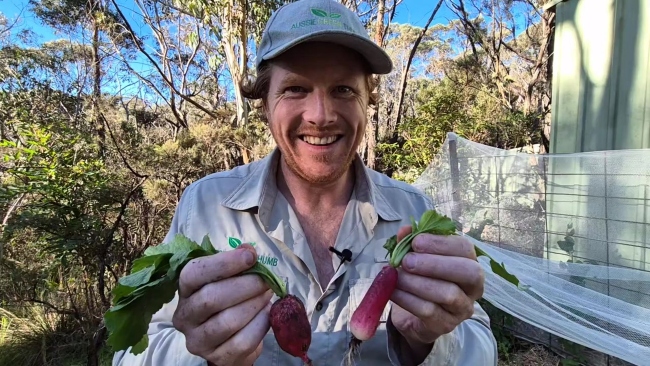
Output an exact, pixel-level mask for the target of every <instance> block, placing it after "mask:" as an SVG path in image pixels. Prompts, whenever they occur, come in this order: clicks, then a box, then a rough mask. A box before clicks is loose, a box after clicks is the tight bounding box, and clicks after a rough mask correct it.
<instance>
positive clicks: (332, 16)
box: [330, 13, 341, 19]
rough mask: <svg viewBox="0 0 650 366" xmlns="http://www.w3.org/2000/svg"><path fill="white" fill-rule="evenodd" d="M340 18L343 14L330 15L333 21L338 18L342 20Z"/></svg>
mask: <svg viewBox="0 0 650 366" xmlns="http://www.w3.org/2000/svg"><path fill="white" fill-rule="evenodd" d="M340 17H341V14H339V13H331V14H330V18H332V19H337V18H340Z"/></svg>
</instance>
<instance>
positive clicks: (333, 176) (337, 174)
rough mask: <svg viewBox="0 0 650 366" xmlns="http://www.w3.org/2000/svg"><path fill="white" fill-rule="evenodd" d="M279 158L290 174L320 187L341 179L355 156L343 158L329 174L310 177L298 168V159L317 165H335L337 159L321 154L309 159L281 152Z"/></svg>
mask: <svg viewBox="0 0 650 366" xmlns="http://www.w3.org/2000/svg"><path fill="white" fill-rule="evenodd" d="M281 156H282V159H283V161H284V165H285V166H286V167H287V168H289V170H291V173H292V174H294V175H296V176H297V177H299V178H300V179H302V180H304V181H306V182H307V183H310V184H314V185H320V184H327V183H332V182H334V181H336V180H337V179H339V178H341V177H342V176H343V175H344V174H345V173H346V172H347V171H348V170H349V169H350V166H352V163H353V161H354V157H355V154H350V155H348V156H346V157H345V158H344V160H343V161H341V162H338V163H339V164H341V165H340V166H339V168H338V169H336V170H334V171H332V172H331V173H330V174H327V175H310V174H308V173H306V172H304V171H303V170H302V168H301V167H300V164H298V161H297V160H298V159H302V160H308V159H309V160H311V161H315V162H318V163H324V164H330V163H337V160H338V158H337V157H334V156H331V155H322V154H316V155H313V156H309V157H306V158H305V157H302V158H301V157H297V156H295V155H293V154H284V153H282V151H281Z"/></svg>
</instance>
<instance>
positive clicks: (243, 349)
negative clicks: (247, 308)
mask: <svg viewBox="0 0 650 366" xmlns="http://www.w3.org/2000/svg"><path fill="white" fill-rule="evenodd" d="M270 311H271V304H270V303H268V302H267V304H266V307H265V308H264V310H262V311H260V312H258V313H257V315H256V316H255V317H254V318H253V319H252V320H251V321H250V322H248V324H246V326H245V327H244V328H243V329H241V330H240V331H239V332H237V333H235V334H234V335H233V336H232V337H230V338H229V339H228V340H227V341H226V342H225V343H223V344H222V345H221V346H220V347H219V348H217V349H216V350H214V352H212V353H210V354H209V355H208V356H207V357H206V358H207V359H208V360H210V362H212V363H214V364H215V365H219V366H221V365H240V364H244V365H247V364H251V363H252V361H251V360H253V361H254V360H255V359H257V357H258V356H259V354H260V352H261V351H262V348H261V345H262V340H263V339H264V336H265V335H266V333H267V332H268V331H269V329H270V328H271V324H270V322H269V312H270ZM236 355H245V360H244V361H243V362H242V360H238V359H236V358H234V357H235V356H236Z"/></svg>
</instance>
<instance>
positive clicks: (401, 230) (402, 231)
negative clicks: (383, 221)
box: [397, 225, 413, 243]
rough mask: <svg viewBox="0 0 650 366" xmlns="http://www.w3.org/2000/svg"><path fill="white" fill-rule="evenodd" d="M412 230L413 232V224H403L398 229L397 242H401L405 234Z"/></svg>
mask: <svg viewBox="0 0 650 366" xmlns="http://www.w3.org/2000/svg"><path fill="white" fill-rule="evenodd" d="M412 232H413V227H411V225H407V226H402V227H401V228H399V230H398V231H397V242H398V243H399V242H400V240H402V239H404V237H405V236H407V235H408V234H410V233H412Z"/></svg>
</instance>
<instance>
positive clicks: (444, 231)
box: [384, 210, 519, 286]
mask: <svg viewBox="0 0 650 366" xmlns="http://www.w3.org/2000/svg"><path fill="white" fill-rule="evenodd" d="M411 225H412V228H413V230H412V231H411V233H409V234H408V235H406V236H405V237H404V238H402V240H400V242H399V243H398V242H397V236H393V237H391V238H389V239H388V240H387V241H386V243H385V244H384V248H386V250H387V251H388V253H387V254H386V256H387V257H389V258H390V259H389V261H390V265H391V266H393V267H399V266H400V265H401V263H402V259H404V256H406V254H408V253H409V252H411V251H413V249H412V247H411V242H412V241H413V239H414V238H415V237H416V236H418V235H419V234H422V233H428V234H434V235H456V224H455V223H454V221H453V220H451V219H450V218H449V217H447V216H445V215H441V214H439V213H437V212H436V211H435V210H428V211H426V212H424V213H423V214H422V217H421V218H420V221H419V222H415V220H414V219H413V217H411ZM474 250H475V251H476V256H477V257H479V256H486V257H488V258H489V259H490V267H491V268H492V271H493V272H494V273H495V274H496V275H498V276H501V277H502V278H504V279H505V280H507V281H509V282H510V283H512V284H514V285H515V286H519V279H518V278H517V277H516V276H514V275H513V274H511V273H509V272H508V271H507V270H506V268H505V266H504V265H503V264H499V263H498V262H496V261H495V260H494V259H493V258H492V257H490V256H489V255H488V254H487V253H485V252H484V251H483V250H481V249H480V248H478V247H477V246H474Z"/></svg>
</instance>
